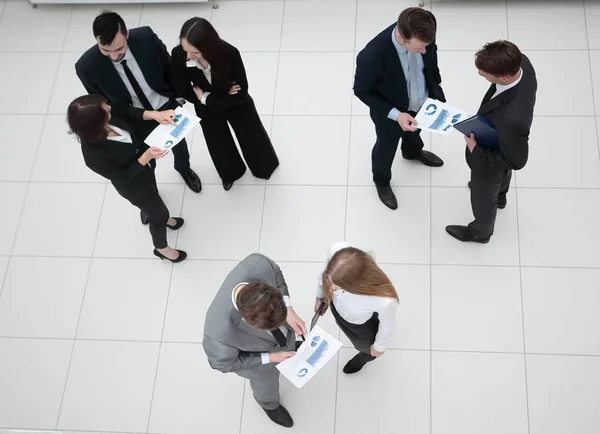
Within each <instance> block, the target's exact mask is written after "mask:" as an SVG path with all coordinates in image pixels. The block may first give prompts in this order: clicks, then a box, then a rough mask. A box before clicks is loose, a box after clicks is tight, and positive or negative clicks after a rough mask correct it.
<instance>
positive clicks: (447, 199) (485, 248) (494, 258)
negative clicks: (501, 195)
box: [431, 180, 522, 265]
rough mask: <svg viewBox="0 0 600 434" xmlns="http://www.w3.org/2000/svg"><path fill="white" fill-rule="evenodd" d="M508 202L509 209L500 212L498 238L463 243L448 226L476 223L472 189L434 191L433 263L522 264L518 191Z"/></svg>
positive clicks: (496, 231)
mask: <svg viewBox="0 0 600 434" xmlns="http://www.w3.org/2000/svg"><path fill="white" fill-rule="evenodd" d="M467 182H468V180H467ZM507 202H508V205H507V206H506V208H505V209H500V210H498V214H497V216H496V225H495V228H494V235H493V236H492V238H491V240H490V242H489V243H488V244H479V243H463V242H461V241H458V240H457V239H455V238H453V237H451V236H450V235H449V234H448V233H447V232H446V226H448V225H464V226H466V225H468V224H469V223H470V222H471V221H473V211H472V210H471V201H470V198H469V188H468V187H466V186H465V187H464V188H438V187H436V188H432V191H431V203H432V210H431V221H432V224H431V249H432V250H431V263H432V264H457V265H519V237H518V232H517V205H516V199H515V193H514V190H510V191H509V192H508V195H507ZM519 204H520V202H519ZM521 235H522V232H521ZM521 240H522V238H521Z"/></svg>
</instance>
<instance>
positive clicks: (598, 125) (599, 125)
mask: <svg viewBox="0 0 600 434" xmlns="http://www.w3.org/2000/svg"><path fill="white" fill-rule="evenodd" d="M583 22H584V26H585V36H586V41H587V47H588V62H589V65H590V80H591V81H592V84H591V86H592V105H593V107H594V113H595V114H596V116H595V117H594V119H595V123H596V142H597V146H596V148H597V149H598V158H600V129H599V128H600V123H598V115H600V113H598V109H600V107H596V98H595V96H594V91H596V92H598V91H600V89H594V70H593V68H592V53H591V51H592V50H590V37H589V31H588V22H587V14H586V0H583Z"/></svg>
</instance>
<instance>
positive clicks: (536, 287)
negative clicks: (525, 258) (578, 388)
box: [522, 268, 600, 356]
mask: <svg viewBox="0 0 600 434" xmlns="http://www.w3.org/2000/svg"><path fill="white" fill-rule="evenodd" d="M522 280H523V311H524V315H523V317H524V319H525V344H526V349H527V352H529V353H551V354H581V355H596V356H598V355H600V324H599V322H600V318H598V315H597V313H598V311H599V310H600V291H598V288H597V284H596V283H597V282H600V270H597V269H595V270H594V269H574V268H570V269H569V268H523V270H522Z"/></svg>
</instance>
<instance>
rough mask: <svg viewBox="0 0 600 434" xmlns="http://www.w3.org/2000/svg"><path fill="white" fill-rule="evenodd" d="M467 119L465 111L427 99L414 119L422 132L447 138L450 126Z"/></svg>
mask: <svg viewBox="0 0 600 434" xmlns="http://www.w3.org/2000/svg"><path fill="white" fill-rule="evenodd" d="M467 117H468V114H467V112H466V111H465V110H461V109H457V108H454V107H452V106H449V105H448V104H446V103H443V102H441V101H437V100H435V99H431V98H427V101H425V103H424V104H423V107H421V110H419V113H417V116H416V119H417V123H418V125H419V128H421V129H422V130H423V131H430V132H432V133H438V134H442V135H445V136H447V135H448V134H450V133H451V132H452V126H453V125H454V124H456V123H457V122H460V121H462V120H464V119H466V118H467Z"/></svg>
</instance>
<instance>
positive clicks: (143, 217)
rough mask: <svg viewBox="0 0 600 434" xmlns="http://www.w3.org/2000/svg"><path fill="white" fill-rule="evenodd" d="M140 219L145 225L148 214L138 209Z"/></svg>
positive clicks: (148, 221)
mask: <svg viewBox="0 0 600 434" xmlns="http://www.w3.org/2000/svg"><path fill="white" fill-rule="evenodd" d="M140 220H141V221H142V224H143V225H147V224H148V223H150V216H149V215H148V214H146V213H145V212H144V211H141V210H140Z"/></svg>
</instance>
